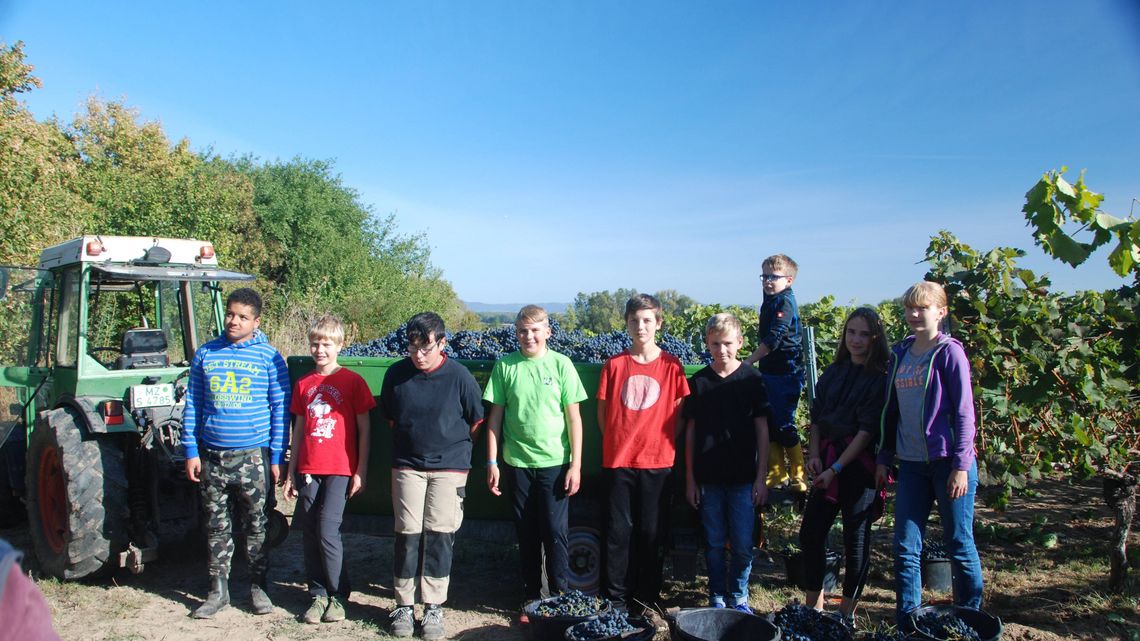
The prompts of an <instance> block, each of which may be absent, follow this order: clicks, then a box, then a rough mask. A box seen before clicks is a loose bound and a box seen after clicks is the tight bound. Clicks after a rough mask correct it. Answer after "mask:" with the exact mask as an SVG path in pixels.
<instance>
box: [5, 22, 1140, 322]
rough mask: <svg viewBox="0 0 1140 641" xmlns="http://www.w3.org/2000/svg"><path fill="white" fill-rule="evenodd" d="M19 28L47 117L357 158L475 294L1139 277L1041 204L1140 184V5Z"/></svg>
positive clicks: (886, 288) (725, 294)
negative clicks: (82, 114)
mask: <svg viewBox="0 0 1140 641" xmlns="http://www.w3.org/2000/svg"><path fill="white" fill-rule="evenodd" d="M0 38H3V39H4V40H5V41H7V42H8V43H9V44H10V43H12V42H14V41H16V40H23V41H24V42H25V47H26V48H25V53H26V54H27V57H28V61H29V62H30V63H32V64H33V65H35V67H36V70H35V73H36V74H37V75H38V76H39V77H40V78H41V79H42V81H43V83H44V87H43V89H40V90H37V91H35V92H33V93H31V94H28V95H27V103H28V105H29V106H30V108H31V109H32V110H33V111H34V112H35V113H36V114H37V116H39V117H41V118H47V117H49V116H51V115H53V114H54V115H57V116H59V117H61V118H63V119H65V120H69V119H70V118H71V117H72V116H73V115H74V114H75V113H76V112H77V111H79V110H80V109H81V107H82V104H83V102H84V101H85V99H86V97H87V96H89V95H91V94H96V95H99V96H101V97H103V98H105V99H120V98H121V99H123V100H125V101H126V102H127V103H128V104H129V105H132V106H134V107H135V108H137V109H138V110H139V112H140V113H141V115H142V117H143V118H144V119H146V120H158V121H161V123H162V124H163V126H164V128H165V130H166V132H167V134H168V135H169V136H170V137H171V138H172V139H178V138H182V137H185V138H188V139H189V140H190V142H191V144H192V146H193V147H194V148H196V149H212V150H213V151H215V152H217V153H220V154H222V155H226V156H228V155H231V154H246V153H252V154H254V155H256V156H259V157H261V158H263V159H275V158H280V159H289V158H292V157H294V156H302V157H306V158H315V159H329V160H334V161H335V163H336V168H337V170H338V171H339V172H340V174H341V175H342V177H343V179H344V182H345V183H346V184H347V185H348V186H350V187H352V188H354V189H356V190H358V191H359V193H360V194H361V198H362V200H363V201H364V202H365V203H366V204H368V205H370V206H371V207H373V208H374V210H375V211H376V212H377V213H379V214H384V213H388V212H395V213H396V215H397V217H398V219H399V222H400V225H401V229H402V230H404V231H405V232H410V233H418V232H423V233H425V234H426V236H427V239H428V241H429V243H430V245H431V247H432V255H433V260H434V262H435V263H436V265H438V266H439V267H440V268H441V269H443V271H444V274H445V276H446V277H447V278H448V279H449V280H450V281H451V282H452V283H453V284H454V286H455V289H456V291H457V292H458V294H459V295H460V297H462V298H464V299H465V300H471V301H482V302H530V301H569V300H571V299H572V298H573V296H574V295H575V294H576V293H577V292H579V291H593V290H600V289H614V288H617V287H634V288H638V289H641V290H645V291H655V290H659V289H664V288H673V289H677V290H679V291H681V292H683V293H686V294H689V295H690V296H693V297H695V298H696V299H698V300H700V301H702V302H724V303H755V302H757V301H758V300H759V297H760V287H759V281H758V279H757V274H758V273H759V271H760V261H761V259H762V258H763V257H764V256H766V255H768V254H772V253H776V252H784V253H787V254H789V255H791V256H792V257H793V258H795V259H796V260H797V261H798V262H799V263H800V266H801V267H800V278H799V279H798V281H797V282H796V284H795V289H796V291H797V293H798V296H799V298H800V300H801V301H809V300H815V299H816V298H818V297H819V296H821V295H823V294H828V293H831V294H835V295H836V296H837V297H838V298H839V299H840V301H848V300H852V299H855V300H859V301H861V302H877V301H878V300H880V299H883V298H887V297H892V296H897V295H898V294H900V293H901V291H902V290H903V289H904V288H905V287H906V286H907V285H908V284H910V283H911V282H913V281H915V280H917V279H918V278H920V277H921V275H922V273H923V272H924V267H923V266H921V265H917V264H916V263H917V262H918V261H919V260H920V258H921V256H922V253H923V250H924V249H925V247H926V243H927V240H928V238H929V237H930V235H932V234H933V233H935V232H936V231H937V230H938V229H940V228H947V229H949V230H950V231H952V232H954V233H955V234H957V235H958V236H959V237H960V238H962V239H963V240H964V241H966V242H968V243H970V244H971V245H973V246H975V247H976V248H978V249H989V248H991V247H994V246H997V245H1012V246H1017V247H1022V248H1024V249H1027V250H1029V251H1030V253H1031V257H1030V258H1028V259H1027V260H1026V261H1025V263H1024V264H1025V265H1026V266H1028V267H1030V268H1032V269H1035V270H1038V271H1047V272H1048V273H1049V274H1050V275H1051V276H1052V277H1053V280H1054V283H1055V285H1056V286H1057V287H1058V288H1060V289H1066V290H1071V289H1076V288H1107V287H1114V286H1117V285H1119V284H1121V283H1122V282H1123V281H1122V280H1121V279H1119V278H1116V277H1115V276H1113V275H1112V273H1111V272H1110V271H1109V270H1108V268H1107V267H1106V266H1105V260H1104V254H1103V253H1102V254H1101V255H1099V256H1096V257H1094V259H1093V261H1092V263H1093V264H1090V265H1088V266H1086V267H1082V268H1081V269H1080V270H1076V271H1074V270H1071V269H1070V268H1068V267H1066V266H1064V265H1062V264H1060V263H1056V262H1052V261H1049V260H1048V259H1046V258H1045V257H1044V256H1043V255H1042V254H1041V253H1040V252H1039V251H1038V250H1036V248H1034V247H1032V240H1031V237H1030V234H1029V231H1028V229H1027V228H1026V227H1025V226H1024V221H1023V219H1022V216H1021V213H1020V209H1021V205H1022V204H1023V201H1024V194H1025V192H1026V190H1028V189H1029V187H1031V186H1032V185H1033V183H1034V182H1035V181H1036V180H1037V178H1038V177H1039V176H1040V175H1041V173H1042V172H1044V171H1045V170H1048V169H1051V168H1059V167H1060V166H1061V165H1062V164H1066V165H1068V166H1069V167H1070V168H1071V175H1070V177H1071V178H1072V179H1074V180H1075V178H1076V175H1077V171H1079V170H1080V169H1087V170H1088V174H1087V178H1088V182H1089V184H1090V186H1091V187H1093V188H1094V189H1096V190H1098V191H1101V192H1103V193H1105V194H1106V195H1107V197H1108V198H1107V200H1106V202H1105V205H1104V209H1105V210H1106V211H1108V212H1109V213H1113V214H1116V215H1121V216H1124V215H1127V214H1128V213H1129V209H1130V207H1131V206H1132V205H1131V201H1132V199H1133V198H1140V3H1137V2H1136V1H1135V0H1117V1H1109V0H1105V1H1096V0H1093V1H1089V2H1079V3H1074V2H1052V1H1038V0H1025V1H1009V2H1006V1H1002V2H985V1H980V0H977V1H975V0H967V1H964V2H914V1H910V0H907V1H898V2H834V1H831V0H828V1H806V2H759V1H749V2H664V1H660V2H608V1H607V2H603V1H600V0H599V1H597V2H586V1H583V2H557V3H548V2H536V1H528V2H499V1H494V0H488V1H482V2H458V1H457V2H446V3H445V2H376V3H373V2H346V3H319V2H312V1H311V0H310V1H306V2H149V3H140V2H135V3H122V2H89V1H88V2H63V1H53V2H37V1H32V0H0ZM1137 215H1140V205H1138V206H1137ZM223 258H224V257H223ZM239 267H240V266H239Z"/></svg>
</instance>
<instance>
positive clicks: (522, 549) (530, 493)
mask: <svg viewBox="0 0 1140 641" xmlns="http://www.w3.org/2000/svg"><path fill="white" fill-rule="evenodd" d="M567 469H569V466H568V465H555V466H553V467H514V466H511V465H504V466H503V471H504V472H505V474H506V477H507V479H508V481H509V483H510V487H511V506H512V507H513V508H514V512H515V532H516V533H517V534H518V538H519V561H520V564H521V566H522V567H521V570H522V578H523V590H524V596H525V597H526V598H527V599H537V598H539V596H541V591H542V569H543V563H542V553H543V550H544V549H545V551H546V582H547V587H548V588H549V589H550V593H551V594H556V593H560V592H565V591H567V590H568V589H569V578H570V557H569V555H568V554H567V552H566V540H567V538H568V536H569V532H570V497H569V496H567V494H566V490H565V489H563V485H564V484H565V482H566V471H567Z"/></svg>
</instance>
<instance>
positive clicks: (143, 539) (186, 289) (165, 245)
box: [0, 236, 253, 578]
mask: <svg viewBox="0 0 1140 641" xmlns="http://www.w3.org/2000/svg"><path fill="white" fill-rule="evenodd" d="M252 279H253V277H252V276H250V275H248V274H242V273H238V272H232V271H227V270H223V269H219V268H218V263H217V258H216V256H215V253H214V246H213V245H212V244H211V243H209V242H206V241H199V240H193V239H173V238H145V237H129V236H83V237H81V238H76V239H73V240H70V241H67V242H65V243H61V244H59V245H55V246H53V247H49V248H47V249H45V250H44V251H43V253H42V255H41V257H40V261H39V265H38V266H37V267H35V268H0V299H2V300H0V310H2V311H5V312H7V314H5V316H4V319H3V320H2V321H0V358H3V360H2V361H0V362H4V363H12V364H11V365H10V366H4V367H0V401H3V403H2V404H0V409H5V408H6V409H7V410H8V412H7V414H6V415H3V416H0V419H2V420H0V444H3V447H2V448H0V517H4V518H6V519H9V520H10V519H11V518H12V515H11V514H7V515H6V516H5V515H3V512H2V511H3V510H6V509H7V510H9V511H10V510H11V509H13V505H14V497H17V498H22V499H23V502H24V503H25V504H26V510H27V517H28V521H29V526H30V528H31V533H32V538H33V541H34V544H35V549H36V554H37V556H38V557H39V560H40V563H41V566H42V567H43V569H44V570H45V572H47V573H48V574H51V575H54V576H56V577H59V578H81V577H84V576H89V575H93V574H99V573H106V572H109V571H112V570H114V569H115V568H117V567H121V566H126V567H130V568H131V569H132V570H135V571H140V570H141V569H142V566H143V564H144V563H145V562H146V561H148V560H150V559H152V558H155V556H156V554H157V541H158V537H159V535H160V534H161V533H164V532H166V531H167V530H171V529H173V530H181V531H186V530H187V529H188V528H192V527H196V526H197V525H198V521H199V511H198V496H197V492H196V491H195V490H194V486H193V484H191V483H189V482H188V481H187V480H186V478H185V471H184V461H185V458H184V454H183V451H182V445H181V437H182V409H183V405H184V404H183V399H182V397H183V395H184V394H185V383H186V378H187V374H188V368H189V364H190V360H191V359H192V358H193V356H194V352H195V351H196V350H197V348H198V346H199V345H201V344H203V343H204V342H206V341H208V340H210V339H211V338H213V337H215V336H217V335H218V334H220V332H221V327H222V318H223V315H224V309H223V298H222V294H221V287H220V283H222V282H223V281H248V280H252ZM7 336H15V337H16V338H15V339H12V338H3V337H7ZM21 507H22V506H21Z"/></svg>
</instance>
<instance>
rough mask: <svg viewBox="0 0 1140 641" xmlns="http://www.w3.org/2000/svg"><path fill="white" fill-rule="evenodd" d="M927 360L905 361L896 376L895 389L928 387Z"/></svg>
mask: <svg viewBox="0 0 1140 641" xmlns="http://www.w3.org/2000/svg"><path fill="white" fill-rule="evenodd" d="M926 364H927V359H925V358H917V359H914V360H911V359H903V362H902V363H900V364H899V368H898V371H897V372H896V374H895V389H912V388H915V387H923V386H925V385H926Z"/></svg>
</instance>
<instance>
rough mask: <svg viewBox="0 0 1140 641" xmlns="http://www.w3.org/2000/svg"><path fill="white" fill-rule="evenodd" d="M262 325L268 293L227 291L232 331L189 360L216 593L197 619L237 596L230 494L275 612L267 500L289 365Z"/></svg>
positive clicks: (185, 439)
mask: <svg viewBox="0 0 1140 641" xmlns="http://www.w3.org/2000/svg"><path fill="white" fill-rule="evenodd" d="M260 326H261V296H260V295H259V294H258V293H257V292H255V291H253V290H252V289H249V288H247V287H242V288H240V289H235V290H234V291H232V292H230V295H229V296H228V297H227V298H226V316H225V333H224V334H223V335H222V336H219V337H217V338H215V339H214V340H212V341H210V342H208V343H206V344H205V345H203V346H201V347H199V348H198V351H197V353H195V354H194V360H193V361H191V362H190V379H189V381H188V383H187V385H186V409H185V410H184V413H183V416H182V421H183V427H182V446H183V448H185V450H186V476H187V478H189V479H190V480H191V481H193V482H195V483H201V486H202V505H203V507H204V508H205V510H206V519H207V521H206V527H207V541H208V543H209V549H210V593H209V595H208V596H207V597H206V601H205V603H203V604H202V605H201V606H199V607H198V609H197V610H194V615H193V616H194V618H196V619H209V618H212V617H213V616H214V615H215V614H217V612H218V610H221V609H222V608H224V607H226V606H227V605H229V602H230V592H229V574H230V560H231V559H232V558H233V555H234V542H233V539H232V538H231V534H232V532H231V531H232V526H231V524H230V514H229V503H230V496H231V494H232V495H233V496H234V497H235V498H236V500H237V503H238V505H237V509H240V510H241V511H242V522H243V523H245V545H246V554H247V555H248V556H249V573H250V580H251V585H250V599H251V601H252V605H253V612H254V614H269V613H270V612H272V611H273V602H272V601H270V600H269V595H267V594H266V593H265V587H266V574H267V572H268V571H269V553H268V550H267V549H266V547H265V524H266V518H265V504H266V500H267V497H268V496H269V494H270V492H273V484H276V482H277V479H278V478H279V477H280V476H281V463H282V462H284V460H285V446H286V442H285V438H286V436H287V428H286V415H287V414H288V411H289V371H288V369H286V367H285V359H284V358H282V357H281V354H280V353H278V351H277V350H276V349H274V348H273V346H272V345H270V344H269V339H267V338H266V337H265V334H263V333H262V331H261V329H259V328H260ZM271 479H272V480H271Z"/></svg>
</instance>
